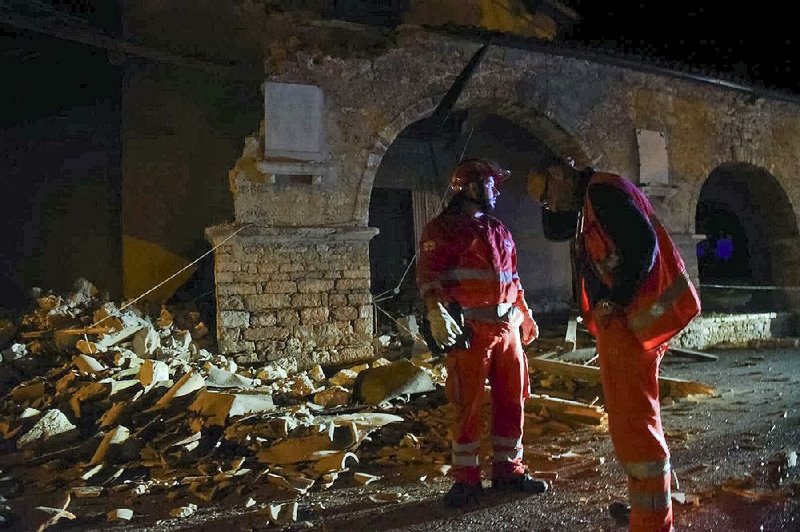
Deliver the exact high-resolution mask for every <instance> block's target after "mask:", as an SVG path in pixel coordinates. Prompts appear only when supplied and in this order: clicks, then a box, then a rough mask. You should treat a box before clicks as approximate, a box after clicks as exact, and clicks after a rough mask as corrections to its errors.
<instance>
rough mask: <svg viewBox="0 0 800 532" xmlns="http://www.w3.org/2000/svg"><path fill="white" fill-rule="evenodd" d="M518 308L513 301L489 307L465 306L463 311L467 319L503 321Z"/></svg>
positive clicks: (491, 321) (492, 321)
mask: <svg viewBox="0 0 800 532" xmlns="http://www.w3.org/2000/svg"><path fill="white" fill-rule="evenodd" d="M516 308H517V307H515V306H514V305H513V304H512V303H500V304H499V305H491V306H488V307H474V308H465V309H464V310H463V313H464V319H465V320H472V321H483V322H489V323H503V322H507V321H508V320H509V319H510V318H511V316H513V315H514V309H516Z"/></svg>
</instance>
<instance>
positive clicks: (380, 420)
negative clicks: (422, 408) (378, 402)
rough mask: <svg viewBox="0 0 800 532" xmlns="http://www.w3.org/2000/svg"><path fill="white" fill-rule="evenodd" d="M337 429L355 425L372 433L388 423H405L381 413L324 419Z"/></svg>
mask: <svg viewBox="0 0 800 532" xmlns="http://www.w3.org/2000/svg"><path fill="white" fill-rule="evenodd" d="M323 419H325V420H327V421H329V422H330V423H331V424H333V425H334V426H337V427H343V426H346V425H349V424H350V423H355V425H356V427H358V429H359V430H362V431H366V432H369V431H372V430H375V429H379V428H381V427H382V426H384V425H388V424H389V423H398V422H400V421H405V420H404V419H403V418H402V417H400V416H396V415H394V414H384V413H382V412H362V413H360V414H339V415H337V416H330V417H324V418H323Z"/></svg>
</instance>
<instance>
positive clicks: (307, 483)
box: [267, 473, 316, 495]
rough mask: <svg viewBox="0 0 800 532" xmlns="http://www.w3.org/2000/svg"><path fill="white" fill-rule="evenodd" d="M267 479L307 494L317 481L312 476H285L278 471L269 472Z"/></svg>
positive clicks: (288, 488) (290, 489) (277, 484)
mask: <svg viewBox="0 0 800 532" xmlns="http://www.w3.org/2000/svg"><path fill="white" fill-rule="evenodd" d="M267 480H268V481H269V482H271V483H272V484H275V485H276V486H280V487H282V488H284V489H287V490H289V491H295V492H297V493H298V494H299V495H305V494H306V493H308V490H310V489H311V488H312V487H313V486H314V483H315V482H316V481H315V480H314V479H312V478H307V477H304V476H300V475H298V476H284V475H279V474H277V473H267Z"/></svg>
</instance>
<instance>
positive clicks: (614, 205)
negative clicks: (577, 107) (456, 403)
mask: <svg viewBox="0 0 800 532" xmlns="http://www.w3.org/2000/svg"><path fill="white" fill-rule="evenodd" d="M528 192H529V194H530V196H531V197H532V198H533V199H534V200H536V201H539V202H540V203H541V204H542V206H543V222H544V223H545V224H546V223H547V220H548V218H549V217H551V215H553V214H558V213H562V214H563V213H574V215H575V217H574V218H573V224H574V227H575V230H574V233H573V235H574V240H573V249H572V259H573V264H574V267H575V274H576V275H575V279H576V285H577V286H576V290H575V293H576V294H577V295H578V297H579V303H580V309H581V314H582V316H583V320H584V323H585V325H586V327H587V328H588V329H589V331H590V332H591V333H592V334H593V335H594V336H595V338H596V340H597V353H598V356H599V364H600V376H601V381H602V385H603V396H604V404H605V409H606V412H607V413H608V428H609V432H610V435H611V440H612V443H613V445H614V450H615V452H616V455H617V459H618V460H619V462H620V464H621V465H622V468H623V470H624V471H625V473H626V475H627V477H628V500H629V505H623V508H622V512H618V515H619V516H620V517H622V518H623V519H627V520H628V522H629V525H630V529H631V530H632V531H635V532H651V531H652V532H655V531H658V532H669V531H672V530H673V526H672V524H673V516H672V506H671V493H670V489H671V486H670V483H671V470H670V461H669V458H670V455H669V449H668V448H667V442H666V440H665V439H664V430H663V427H662V424H661V411H660V404H659V396H658V372H659V365H660V363H661V359H662V358H663V356H664V353H665V352H666V350H667V342H668V341H669V340H670V339H671V338H673V337H674V336H675V335H676V334H677V333H678V332H680V331H681V330H682V329H683V328H684V327H686V325H688V324H689V322H690V321H691V320H692V319H694V317H695V316H697V315H698V314H699V313H700V301H699V298H698V296H697V292H696V290H695V288H694V286H693V285H692V282H691V281H690V279H689V277H688V276H687V274H686V268H685V266H684V262H683V259H682V258H681V256H680V254H679V253H678V250H677V249H676V247H675V245H674V243H673V242H672V239H671V238H670V236H669V234H668V233H667V231H666V229H664V227H663V226H662V225H661V223H660V222H659V221H658V219H657V218H656V216H655V213H654V212H653V207H652V205H651V204H650V201H649V200H648V199H647V197H646V196H645V195H644V194H643V193H642V191H640V190H639V189H638V188H637V187H636V185H634V184H633V183H632V182H630V181H629V180H627V179H625V178H624V177H621V176H619V175H615V174H612V173H605V172H597V171H595V170H594V169H592V168H587V169H585V170H579V169H577V168H576V167H575V166H574V164H573V163H572V162H571V161H569V160H555V161H551V162H550V164H547V165H546V166H545V167H544V168H542V169H534V170H532V171H531V173H530V175H529V177H528ZM552 219H554V220H555V219H556V217H553V218H552ZM560 220H561V222H562V223H563V218H561V219H560ZM547 232H548V231H547V229H546V230H545V233H547ZM550 233H551V234H555V233H559V234H561V235H564V234H565V232H564V231H563V230H551V231H550ZM616 509H617V510H619V506H617V508H616ZM612 511H613V509H612Z"/></svg>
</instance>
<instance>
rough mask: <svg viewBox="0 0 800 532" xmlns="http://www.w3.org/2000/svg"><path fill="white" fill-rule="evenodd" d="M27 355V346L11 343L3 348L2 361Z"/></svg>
mask: <svg viewBox="0 0 800 532" xmlns="http://www.w3.org/2000/svg"><path fill="white" fill-rule="evenodd" d="M27 356H28V347H27V346H26V345H25V344H12V345H11V347H9V348H8V349H4V350H3V361H4V362H8V361H11V360H20V359H23V358H25V357H27Z"/></svg>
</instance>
